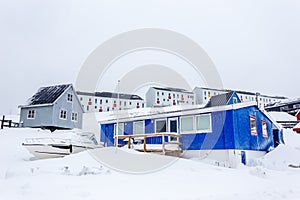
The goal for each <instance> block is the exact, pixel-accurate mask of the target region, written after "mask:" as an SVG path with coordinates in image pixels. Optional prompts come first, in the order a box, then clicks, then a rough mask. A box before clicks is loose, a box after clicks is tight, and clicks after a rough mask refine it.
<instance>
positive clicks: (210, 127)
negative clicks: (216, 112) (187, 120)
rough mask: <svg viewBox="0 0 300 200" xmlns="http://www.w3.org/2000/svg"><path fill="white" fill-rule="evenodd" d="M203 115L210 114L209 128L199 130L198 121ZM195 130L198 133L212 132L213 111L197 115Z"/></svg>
mask: <svg viewBox="0 0 300 200" xmlns="http://www.w3.org/2000/svg"><path fill="white" fill-rule="evenodd" d="M201 116H209V129H205V130H198V127H197V125H198V123H197V118H198V117H201ZM194 126H195V131H196V132H197V133H212V117H211V113H205V114H200V115H195V125H194Z"/></svg>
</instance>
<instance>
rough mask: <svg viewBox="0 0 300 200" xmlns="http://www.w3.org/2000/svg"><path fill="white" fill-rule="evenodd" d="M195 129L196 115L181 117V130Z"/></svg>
mask: <svg viewBox="0 0 300 200" xmlns="http://www.w3.org/2000/svg"><path fill="white" fill-rule="evenodd" d="M193 131H194V117H193V116H188V117H181V118H180V132H182V133H184V132H193Z"/></svg>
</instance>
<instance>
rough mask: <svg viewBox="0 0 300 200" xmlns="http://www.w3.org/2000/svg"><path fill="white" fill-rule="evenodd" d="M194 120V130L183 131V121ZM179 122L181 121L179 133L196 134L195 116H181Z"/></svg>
mask: <svg viewBox="0 0 300 200" xmlns="http://www.w3.org/2000/svg"><path fill="white" fill-rule="evenodd" d="M191 117H192V118H193V130H192V131H181V125H182V121H181V119H184V118H191ZM179 121H180V126H179V132H180V133H181V134H191V133H196V132H195V130H196V127H195V126H196V124H195V115H187V116H181V117H180V118H179Z"/></svg>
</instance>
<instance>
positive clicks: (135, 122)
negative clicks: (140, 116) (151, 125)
mask: <svg viewBox="0 0 300 200" xmlns="http://www.w3.org/2000/svg"><path fill="white" fill-rule="evenodd" d="M141 122H142V123H143V133H135V131H134V130H135V129H134V126H135V124H137V123H141ZM132 128H133V129H132V135H144V134H145V121H144V120H140V121H134V122H133V125H132Z"/></svg>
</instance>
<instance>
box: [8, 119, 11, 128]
mask: <svg viewBox="0 0 300 200" xmlns="http://www.w3.org/2000/svg"><path fill="white" fill-rule="evenodd" d="M8 127H9V128H11V120H8Z"/></svg>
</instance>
